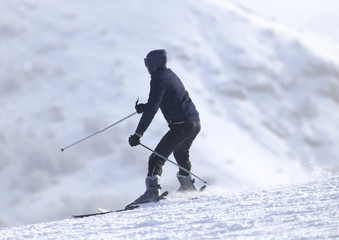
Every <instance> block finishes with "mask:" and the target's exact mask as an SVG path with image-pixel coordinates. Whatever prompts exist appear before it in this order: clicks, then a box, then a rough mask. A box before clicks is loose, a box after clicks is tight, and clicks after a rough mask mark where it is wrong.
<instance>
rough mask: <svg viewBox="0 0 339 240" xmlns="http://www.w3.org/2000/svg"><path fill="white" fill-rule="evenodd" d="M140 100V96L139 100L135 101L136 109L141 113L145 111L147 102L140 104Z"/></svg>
mask: <svg viewBox="0 0 339 240" xmlns="http://www.w3.org/2000/svg"><path fill="white" fill-rule="evenodd" d="M138 102H139V98H138V100H137V101H136V102H135V110H136V111H137V113H139V114H140V113H143V112H144V110H145V106H146V104H145V103H139V104H138Z"/></svg>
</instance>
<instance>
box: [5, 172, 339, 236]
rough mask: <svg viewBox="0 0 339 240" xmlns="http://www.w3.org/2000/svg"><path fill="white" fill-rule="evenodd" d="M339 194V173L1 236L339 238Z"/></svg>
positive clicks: (178, 199)
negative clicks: (311, 180) (297, 183)
mask: <svg viewBox="0 0 339 240" xmlns="http://www.w3.org/2000/svg"><path fill="white" fill-rule="evenodd" d="M207 191H208V190H207ZM338 198H339V178H338V177H330V178H325V179H317V181H315V182H310V183H307V184H301V185H294V186H289V187H283V188H280V187H279V188H271V189H265V190H261V191H244V192H238V193H233V194H225V193H218V194H216V193H211V192H207V193H203V196H199V198H198V199H190V198H189V197H188V196H187V197H185V196H170V197H169V198H168V200H166V201H162V202H159V203H158V204H148V205H146V206H143V207H141V208H138V209H135V210H132V211H128V212H120V213H110V214H107V215H102V216H99V217H89V218H83V219H66V220H62V221H59V222H46V223H39V224H33V225H26V226H22V227H12V228H8V229H4V230H0V239H8V240H9V239H13V240H14V239H15V240H17V239H39V240H42V239H338V238H339V228H338V226H339V202H338Z"/></svg>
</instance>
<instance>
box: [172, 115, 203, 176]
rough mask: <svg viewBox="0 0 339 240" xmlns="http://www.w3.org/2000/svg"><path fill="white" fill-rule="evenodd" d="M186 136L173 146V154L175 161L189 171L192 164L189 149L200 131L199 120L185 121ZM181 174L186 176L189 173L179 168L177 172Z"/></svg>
mask: <svg viewBox="0 0 339 240" xmlns="http://www.w3.org/2000/svg"><path fill="white" fill-rule="evenodd" d="M186 124H187V126H186V128H185V129H186V130H187V133H186V138H184V140H182V141H181V142H180V144H179V145H178V146H177V147H176V148H175V150H174V152H173V155H174V157H175V159H176V161H177V163H178V164H179V165H180V166H182V167H184V168H185V169H187V170H189V171H191V168H192V164H191V161H190V159H189V149H190V148H191V146H192V143H193V141H194V139H195V138H196V136H197V135H198V133H199V132H200V129H201V127H200V121H193V122H187V123H186ZM178 174H180V175H182V176H188V175H189V174H188V173H187V172H185V171H184V170H182V169H179V173H178Z"/></svg>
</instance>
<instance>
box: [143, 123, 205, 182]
mask: <svg viewBox="0 0 339 240" xmlns="http://www.w3.org/2000/svg"><path fill="white" fill-rule="evenodd" d="M169 128H170V130H169V131H168V132H167V133H166V134H165V135H164V136H163V138H162V139H161V140H160V142H159V143H158V145H157V147H156V148H155V150H154V151H155V152H157V153H160V154H161V155H163V156H164V157H166V158H168V157H169V156H170V155H171V154H172V153H173V155H174V158H175V160H176V161H177V163H178V164H179V166H181V167H183V168H185V169H187V170H188V171H191V167H192V166H191V161H190V160H189V149H190V147H191V145H192V143H193V140H194V139H195V137H196V136H197V135H198V133H199V132H200V128H201V127H200V121H188V122H184V123H179V124H170V125H169ZM164 164H165V160H164V159H162V158H161V157H159V156H157V155H155V154H154V153H153V154H152V155H151V156H150V157H149V160H148V174H147V176H154V175H159V176H161V174H162V166H163V165H164ZM179 174H181V175H184V176H187V175H188V173H187V172H185V171H184V170H182V169H179Z"/></svg>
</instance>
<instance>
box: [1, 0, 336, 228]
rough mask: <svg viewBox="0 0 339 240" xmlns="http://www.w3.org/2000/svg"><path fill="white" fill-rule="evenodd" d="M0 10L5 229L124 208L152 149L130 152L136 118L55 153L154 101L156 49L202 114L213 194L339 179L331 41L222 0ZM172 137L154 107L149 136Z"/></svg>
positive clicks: (203, 169) (170, 176)
mask: <svg viewBox="0 0 339 240" xmlns="http://www.w3.org/2000/svg"><path fill="white" fill-rule="evenodd" d="M0 11H1V13H2V17H1V20H0V56H1V57H0V76H1V78H0V94H1V97H0V104H1V113H2V117H1V118H0V130H1V131H0V143H1V144H0V172H1V174H0V189H1V192H2V196H1V199H0V212H1V213H0V226H1V227H6V226H14V225H21V224H27V223H35V222H40V221H51V220H57V219H63V218H66V217H68V216H69V215H70V213H72V212H86V211H90V210H92V209H94V208H95V207H97V206H101V207H103V208H120V207H122V206H124V205H125V204H126V203H127V202H129V201H132V200H133V199H135V198H136V197H137V196H138V195H139V194H140V193H141V192H143V190H144V177H145V173H146V167H147V166H146V163H147V158H148V156H149V154H150V153H149V152H148V151H147V150H145V149H143V148H141V147H137V148H133V149H132V148H130V147H129V146H128V144H127V138H128V136H129V135H130V134H131V133H133V132H134V130H135V127H136V124H137V121H138V119H139V117H134V118H132V119H129V120H127V121H125V122H124V123H121V124H119V125H118V126H117V127H115V128H114V129H111V130H109V131H107V132H105V133H103V134H102V135H100V136H97V137H95V138H93V139H91V140H88V141H87V142H84V143H82V144H79V145H78V146H74V147H73V148H70V149H68V150H67V151H65V152H64V153H61V152H60V151H59V149H60V148H61V147H64V146H66V145H68V144H70V143H72V142H73V141H76V140H78V139H79V138H82V137H84V136H86V135H88V134H91V133H92V132H94V131H97V130H99V129H101V128H103V127H105V126H107V125H109V124H110V123H112V122H115V121H117V120H119V119H121V118H123V117H125V116H127V115H128V114H130V113H132V112H133V111H134V108H133V106H134V102H135V100H136V98H137V97H140V98H141V100H142V101H146V100H147V94H148V87H149V76H148V74H147V71H146V69H145V67H144V66H143V58H144V56H145V55H146V54H147V52H148V51H149V50H152V49H156V48H166V49H167V51H168V53H169V63H168V66H169V67H171V68H172V69H173V70H174V71H175V72H176V73H177V74H178V75H179V76H180V77H181V78H182V80H183V82H184V84H185V86H186V87H187V89H188V90H189V92H190V94H191V97H192V98H193V100H194V102H195V103H196V105H197V107H198V110H199V112H200V113H201V120H202V132H201V133H200V135H199V138H198V139H197V140H196V142H195V144H194V146H193V148H192V151H191V157H192V160H193V169H192V171H193V172H194V173H196V174H198V175H199V176H201V177H202V178H204V179H206V180H207V181H209V182H210V183H211V184H212V185H213V186H214V189H218V191H221V192H223V193H225V192H230V191H233V190H239V189H243V188H244V189H247V188H259V189H262V188H263V187H267V186H268V185H278V184H279V185H280V184H295V183H300V182H308V181H311V180H312V179H313V178H314V176H315V175H317V173H318V172H322V171H326V172H330V173H331V174H333V175H336V174H337V173H338V169H339V168H338V167H339V163H338V156H339V148H338V147H337V146H338V143H339V131H337V129H338V127H337V126H338V124H337V123H338V121H339V99H338V96H339V67H338V63H339V60H338V56H339V54H338V52H339V51H338V46H337V45H335V44H330V43H328V42H324V41H322V40H321V39H318V38H315V37H310V36H308V35H302V33H300V32H296V31H293V30H290V29H287V28H286V27H283V26H281V25H279V24H276V23H271V22H268V21H266V20H263V19H260V18H259V17H257V16H256V15H254V14H251V13H249V12H247V11H245V10H244V9H242V8H239V7H237V6H235V5H233V4H230V3H228V2H225V1H215V0H197V1H193V0H188V1H185V2H183V1H179V0H173V1H162V2H159V1H156V0H149V1H143V0H139V1H108V0H100V1H93V0H85V1H72V2H69V1H66V0H59V1H36V0H27V1H21V0H4V1H1V2H0ZM166 131H167V126H166V124H165V122H164V121H163V119H162V116H161V114H160V113H159V114H158V115H157V117H156V118H155V119H154V121H153V124H152V126H151V127H150V128H149V130H148V131H147V133H146V134H145V136H144V137H143V139H142V141H143V143H144V144H146V145H147V146H150V147H152V148H154V147H155V145H156V143H157V141H158V140H159V139H160V137H161V135H162V134H164V133H165V132H166ZM318 169H320V170H318ZM176 171H177V169H176V167H174V166H172V165H170V164H166V166H165V168H164V174H163V176H162V185H163V187H164V188H165V189H168V190H170V191H173V190H175V189H176V188H177V187H178V183H177V180H176V179H175V173H176ZM199 184H200V183H198V185H199ZM212 201H213V199H212ZM41 209H48V211H40V210H41Z"/></svg>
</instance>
